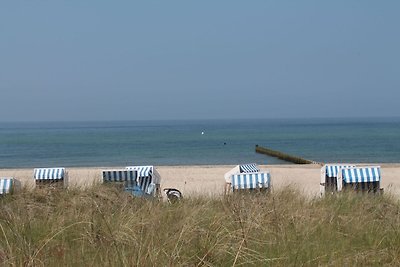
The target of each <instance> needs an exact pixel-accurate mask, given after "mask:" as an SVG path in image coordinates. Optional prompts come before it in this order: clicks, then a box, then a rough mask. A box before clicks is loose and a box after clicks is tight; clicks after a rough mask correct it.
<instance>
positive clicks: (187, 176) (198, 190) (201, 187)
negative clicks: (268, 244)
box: [0, 163, 400, 197]
mask: <svg viewBox="0 0 400 267" xmlns="http://www.w3.org/2000/svg"><path fill="white" fill-rule="evenodd" d="M358 165H360V166H363V165H364V166H366V165H379V166H381V168H382V185H381V186H382V187H383V188H384V190H385V192H392V193H394V194H395V195H399V196H400V179H398V178H399V177H400V163H384V164H363V163H362V164H358ZM234 166H235V165H174V166H155V167H156V169H157V171H158V172H159V174H160V176H161V188H168V187H172V188H177V189H179V190H180V191H181V192H182V193H183V195H184V196H185V195H186V196H219V195H223V193H224V187H225V179H224V174H225V173H226V172H228V171H229V170H230V169H232V168H233V167H234ZM259 166H260V168H261V169H267V170H269V171H270V173H271V177H272V178H271V180H272V187H273V188H274V189H278V190H279V189H281V188H284V187H286V186H289V185H291V186H293V187H294V188H298V189H299V190H300V191H301V192H303V193H304V194H305V195H308V196H311V197H312V196H317V195H318V194H319V190H320V186H319V183H320V177H321V165H318V164H306V165H296V164H282V165H259ZM116 168H124V167H115V166H114V167H66V170H67V172H68V177H69V187H71V188H73V187H81V188H82V187H83V188H85V187H87V186H90V185H92V184H93V183H97V182H98V183H101V181H102V177H101V171H102V170H104V169H116ZM33 169H34V168H7V169H0V177H10V176H11V177H14V178H16V179H18V180H19V181H20V182H21V185H22V186H25V187H27V188H33V187H34V180H33Z"/></svg>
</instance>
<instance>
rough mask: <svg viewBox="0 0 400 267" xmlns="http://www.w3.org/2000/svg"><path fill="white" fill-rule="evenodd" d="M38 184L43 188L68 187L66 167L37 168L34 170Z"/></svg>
mask: <svg viewBox="0 0 400 267" xmlns="http://www.w3.org/2000/svg"><path fill="white" fill-rule="evenodd" d="M33 178H34V179H35V184H36V186H38V187H40V188H43V187H47V186H51V187H54V188H66V187H67V186H68V173H67V172H66V170H65V168H36V169H34V172H33Z"/></svg>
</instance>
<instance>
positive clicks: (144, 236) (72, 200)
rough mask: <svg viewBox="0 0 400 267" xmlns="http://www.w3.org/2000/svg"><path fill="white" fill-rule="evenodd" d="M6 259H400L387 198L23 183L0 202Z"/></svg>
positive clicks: (42, 262)
mask: <svg viewBox="0 0 400 267" xmlns="http://www.w3.org/2000/svg"><path fill="white" fill-rule="evenodd" d="M0 263H1V264H2V265H3V266H232V265H233V266H260V265H261V266H265V265H267V266H268V265H272V266H288V265H291V266H300V265H306V266H310V265H311V266H313V265H332V266H337V265H400V205H399V203H398V202H397V200H395V199H393V198H392V197H391V196H371V195H352V194H343V195H337V196H331V197H326V198H324V199H313V200H309V199H306V198H305V197H304V196H303V195H302V194H301V193H300V192H298V191H296V190H294V189H293V188H285V189H283V190H281V191H278V192H273V193H271V194H270V195H268V196H267V195H248V194H240V195H233V196H229V197H226V198H223V199H217V198H214V199H208V198H187V199H185V200H184V201H182V202H180V203H176V204H174V205H170V204H167V203H163V202H157V201H149V200H144V199H138V198H134V197H132V196H130V195H128V194H125V193H121V192H120V191H119V190H118V189H117V188H113V187H107V186H101V185H95V186H93V187H92V188H91V189H82V190H78V189H72V190H68V191H67V190H65V191H63V190H51V191H45V190H40V191H34V192H29V191H23V192H22V193H20V194H16V195H12V196H7V197H5V198H3V199H1V200H0Z"/></svg>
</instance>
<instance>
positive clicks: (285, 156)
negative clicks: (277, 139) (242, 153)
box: [256, 145, 318, 164]
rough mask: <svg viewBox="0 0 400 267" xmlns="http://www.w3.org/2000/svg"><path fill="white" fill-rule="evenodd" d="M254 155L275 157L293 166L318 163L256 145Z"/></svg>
mask: <svg viewBox="0 0 400 267" xmlns="http://www.w3.org/2000/svg"><path fill="white" fill-rule="evenodd" d="M256 153H260V154H265V155H268V156H271V157H276V158H278V159H281V160H284V161H288V162H292V163H295V164H318V162H315V161H312V160H308V159H303V158H300V157H296V156H292V155H289V154H286V153H283V152H280V151H277V150H272V149H269V148H266V147H262V146H259V145H256Z"/></svg>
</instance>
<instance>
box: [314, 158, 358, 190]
mask: <svg viewBox="0 0 400 267" xmlns="http://www.w3.org/2000/svg"><path fill="white" fill-rule="evenodd" d="M349 167H355V165H352V164H325V165H324V166H323V167H322V168H321V182H320V193H321V195H324V194H325V193H334V192H337V176H338V173H339V170H340V169H342V168H349Z"/></svg>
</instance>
